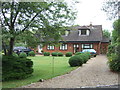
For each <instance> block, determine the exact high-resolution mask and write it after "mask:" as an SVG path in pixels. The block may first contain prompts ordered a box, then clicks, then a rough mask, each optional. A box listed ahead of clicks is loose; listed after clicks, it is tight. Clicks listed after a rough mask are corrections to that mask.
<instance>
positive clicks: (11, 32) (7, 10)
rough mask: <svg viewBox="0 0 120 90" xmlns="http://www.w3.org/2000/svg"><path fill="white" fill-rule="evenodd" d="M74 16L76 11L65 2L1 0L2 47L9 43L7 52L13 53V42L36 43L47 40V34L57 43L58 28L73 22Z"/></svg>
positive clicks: (60, 30) (47, 41)
mask: <svg viewBox="0 0 120 90" xmlns="http://www.w3.org/2000/svg"><path fill="white" fill-rule="evenodd" d="M75 16H76V11H75V10H73V8H71V7H70V6H68V5H67V3H65V2H19V1H17V0H16V1H14V2H2V3H1V20H2V22H1V24H2V34H3V35H2V38H3V39H2V42H4V43H3V48H4V50H5V49H6V46H9V48H8V54H9V55H12V51H13V45H14V43H19V42H22V43H27V45H29V46H32V47H35V45H36V43H39V42H40V41H42V40H44V41H45V42H46V43H49V41H50V40H49V38H53V39H54V40H55V42H56V43H57V42H58V41H59V39H61V35H60V32H62V31H63V30H64V29H65V26H66V25H68V24H71V23H73V20H74V19H75ZM51 32H52V33H51ZM24 35H25V37H24ZM15 40H16V41H15ZM5 54H6V53H5Z"/></svg>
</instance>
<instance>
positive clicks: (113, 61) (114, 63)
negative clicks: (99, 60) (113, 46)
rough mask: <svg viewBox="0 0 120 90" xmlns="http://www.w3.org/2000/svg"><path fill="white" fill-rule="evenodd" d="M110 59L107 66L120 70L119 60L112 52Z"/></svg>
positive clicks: (113, 69)
mask: <svg viewBox="0 0 120 90" xmlns="http://www.w3.org/2000/svg"><path fill="white" fill-rule="evenodd" d="M109 59H111V60H109V61H108V64H109V67H110V69H111V70H112V71H116V72H120V60H119V58H118V56H117V55H116V54H112V55H111V58H109Z"/></svg>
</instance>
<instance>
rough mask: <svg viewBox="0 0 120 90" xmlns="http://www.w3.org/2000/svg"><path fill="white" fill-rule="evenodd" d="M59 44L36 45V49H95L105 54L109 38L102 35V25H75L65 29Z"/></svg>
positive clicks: (98, 52)
mask: <svg viewBox="0 0 120 90" xmlns="http://www.w3.org/2000/svg"><path fill="white" fill-rule="evenodd" d="M62 38H63V40H60V41H59V42H60V43H61V44H60V45H59V46H55V45H46V46H44V47H43V48H41V47H40V45H39V46H38V51H39V52H40V51H41V50H43V51H44V52H50V53H52V52H62V53H64V54H65V53H66V52H72V53H73V54H74V53H76V52H80V51H82V50H83V49H95V50H96V51H97V54H105V53H106V52H107V47H108V45H109V41H110V40H109V38H107V37H104V36H103V32H102V25H89V26H75V27H72V28H71V29H70V30H66V31H65V35H62Z"/></svg>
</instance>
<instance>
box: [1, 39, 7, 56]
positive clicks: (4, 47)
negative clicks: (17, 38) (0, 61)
mask: <svg viewBox="0 0 120 90" xmlns="http://www.w3.org/2000/svg"><path fill="white" fill-rule="evenodd" d="M2 47H3V50H4V54H5V55H7V51H6V45H5V43H4V42H3V40H2Z"/></svg>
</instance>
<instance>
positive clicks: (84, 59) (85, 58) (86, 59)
mask: <svg viewBox="0 0 120 90" xmlns="http://www.w3.org/2000/svg"><path fill="white" fill-rule="evenodd" d="M79 56H80V57H81V58H82V60H83V63H86V62H87V61H88V59H90V54H89V53H87V52H86V53H82V54H80V55H79Z"/></svg>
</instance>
